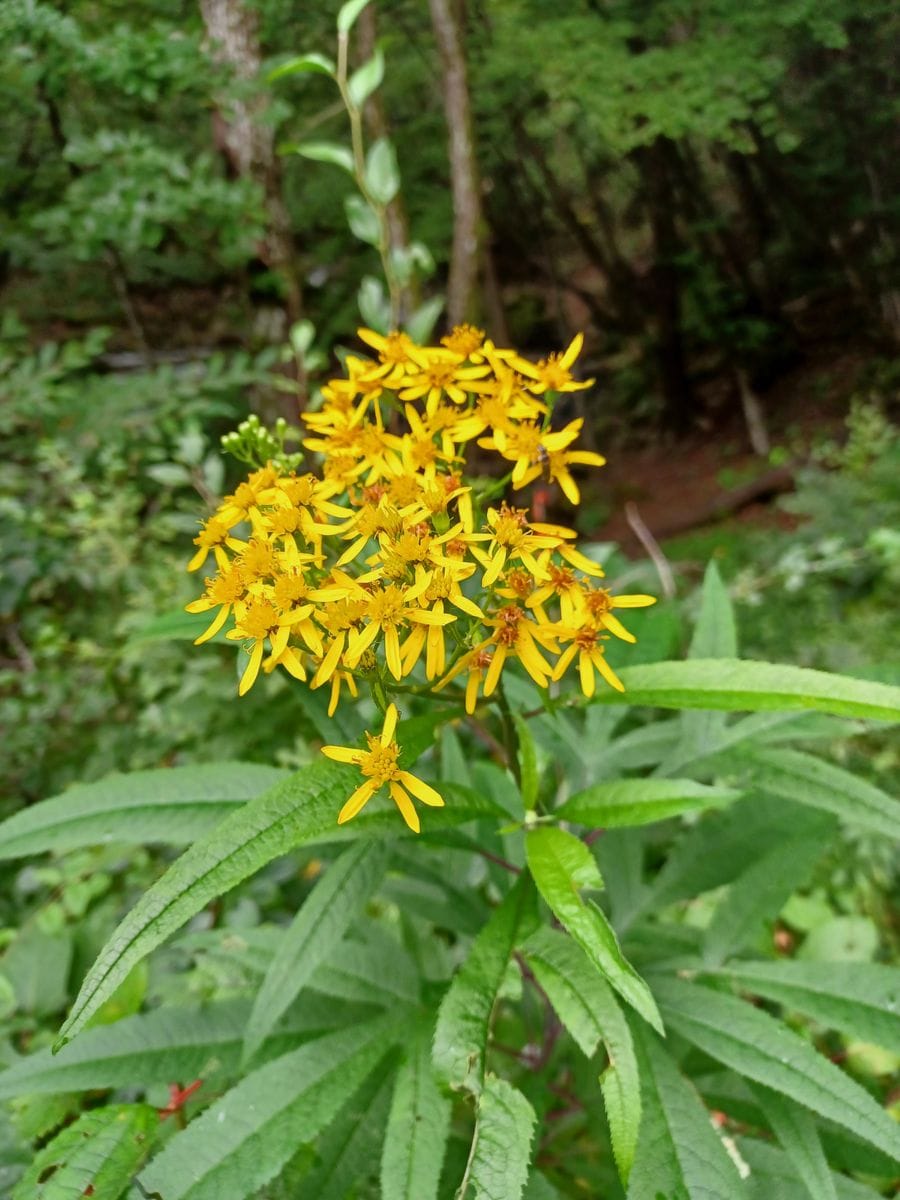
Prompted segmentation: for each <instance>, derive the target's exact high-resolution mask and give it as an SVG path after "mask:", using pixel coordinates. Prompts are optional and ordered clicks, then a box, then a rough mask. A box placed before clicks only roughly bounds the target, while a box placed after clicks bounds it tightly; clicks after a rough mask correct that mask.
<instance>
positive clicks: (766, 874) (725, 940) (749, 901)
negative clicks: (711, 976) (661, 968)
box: [703, 828, 835, 966]
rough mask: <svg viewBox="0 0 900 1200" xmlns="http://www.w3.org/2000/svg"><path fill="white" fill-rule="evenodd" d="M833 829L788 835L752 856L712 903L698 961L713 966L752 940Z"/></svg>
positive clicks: (802, 877)
mask: <svg viewBox="0 0 900 1200" xmlns="http://www.w3.org/2000/svg"><path fill="white" fill-rule="evenodd" d="M834 832H835V831H834V830H829V829H827V828H825V829H823V830H822V831H821V832H820V833H819V834H818V836H816V835H810V834H809V833H805V834H803V835H802V836H800V837H795V838H789V839H787V840H786V841H783V842H780V843H778V844H777V845H775V846H773V847H772V848H771V849H770V850H767V851H766V853H765V854H763V855H762V856H761V857H760V858H757V859H755V860H754V861H753V862H752V863H751V865H750V866H749V867H748V868H747V870H746V871H744V872H742V874H740V875H738V877H737V879H735V881H734V882H733V883H732V884H731V886H730V887H729V889H728V893H727V895H726V896H725V898H724V899H723V900H721V901H720V902H719V904H718V906H717V907H716V911H715V913H714V914H713V918H712V921H711V922H710V923H709V926H708V927H707V929H706V933H705V934H704V938H703V961H704V962H705V963H709V964H711V965H713V966H718V964H719V963H722V962H724V961H725V960H726V959H727V958H728V957H729V956H730V955H731V954H733V953H734V952H735V951H736V950H741V949H743V948H744V947H745V946H747V945H748V944H752V943H753V942H754V941H755V940H756V939H757V938H758V936H759V934H760V933H761V932H762V929H763V923H764V922H765V921H767V920H772V921H774V919H775V918H776V917H777V916H778V914H779V913H780V912H781V910H782V908H783V907H784V905H785V903H786V902H787V900H788V897H789V896H790V895H791V893H792V892H794V891H796V890H797V889H798V888H800V887H802V886H803V885H804V883H805V882H806V880H807V879H808V877H809V875H810V874H811V872H812V869H813V867H814V866H815V865H816V863H817V862H818V861H819V859H820V858H821V856H822V855H823V853H824V852H825V850H826V848H827V846H828V844H829V842H831V841H832V840H833V836H834Z"/></svg>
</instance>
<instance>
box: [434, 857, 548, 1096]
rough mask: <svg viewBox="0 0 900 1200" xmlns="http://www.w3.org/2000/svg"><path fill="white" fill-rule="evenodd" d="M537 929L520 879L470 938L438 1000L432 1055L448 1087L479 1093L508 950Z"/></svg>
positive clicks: (529, 891) (525, 882)
mask: <svg viewBox="0 0 900 1200" xmlns="http://www.w3.org/2000/svg"><path fill="white" fill-rule="evenodd" d="M536 924H537V916H536V912H535V896H534V889H533V888H532V886H531V880H530V879H529V878H528V876H526V875H523V876H521V877H520V878H519V879H518V880H517V882H516V884H515V886H514V887H513V888H512V889H511V891H510V892H509V893H508V894H507V896H506V898H505V899H504V901H503V903H502V904H501V905H500V907H499V908H497V909H495V911H494V912H493V913H492V915H491V917H490V919H489V920H488V922H487V924H486V925H485V927H484V928H483V929H482V931H481V932H480V933H479V934H478V936H477V937H476V938H475V940H474V942H473V943H472V946H471V949H470V950H469V954H468V957H467V958H466V961H465V962H464V963H463V965H462V966H461V967H460V969H459V971H458V972H457V974H456V975H455V976H454V978H453V981H452V982H451V984H450V987H449V988H448V989H447V992H446V994H445V996H444V999H443V1000H442V1001H441V1007H440V1009H439V1011H438V1018H437V1026H436V1028H435V1031H434V1047H433V1051H432V1054H433V1059H434V1067H435V1071H436V1072H437V1075H438V1078H439V1079H441V1080H442V1081H443V1082H444V1083H446V1084H447V1085H448V1086H450V1087H452V1088H465V1089H467V1090H468V1091H470V1092H474V1093H475V1094H477V1093H478V1092H480V1091H481V1085H482V1081H483V1079H484V1059H485V1053H486V1050H487V1043H488V1037H489V1035H490V1028H491V1016H492V1014H493V1011H494V1003H495V1001H496V998H497V992H498V991H499V989H500V985H501V983H502V982H503V976H504V975H505V974H506V967H507V963H508V962H509V959H510V956H511V955H512V952H513V949H514V948H515V946H516V945H517V944H518V942H520V941H522V940H523V939H524V938H526V937H527V936H528V935H529V934H530V933H531V932H532V931H533V930H534V928H535V926H536Z"/></svg>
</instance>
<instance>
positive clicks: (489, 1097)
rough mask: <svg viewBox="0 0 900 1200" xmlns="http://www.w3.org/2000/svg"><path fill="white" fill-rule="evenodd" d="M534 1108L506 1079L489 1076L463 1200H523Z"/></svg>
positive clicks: (461, 1191)
mask: <svg viewBox="0 0 900 1200" xmlns="http://www.w3.org/2000/svg"><path fill="white" fill-rule="evenodd" d="M535 1120H536V1118H535V1115H534V1109H533V1108H532V1107H531V1105H530V1104H529V1103H528V1101H527V1100H526V1099H525V1097H524V1096H523V1095H522V1093H521V1092H520V1091H519V1090H518V1089H517V1088H514V1087H513V1085H512V1084H511V1083H507V1082H506V1080H505V1079H500V1078H499V1077H498V1076H496V1075H489V1076H488V1077H487V1079H486V1080H485V1084H484V1090H483V1092H482V1093H481V1095H480V1096H479V1098H478V1110H477V1112H476V1114H475V1133H474V1135H473V1136H474V1149H473V1152H472V1156H471V1159H470V1167H469V1169H468V1170H467V1179H466V1181H465V1182H464V1185H463V1186H462V1187H461V1188H460V1189H459V1196H460V1200H465V1197H466V1195H467V1194H468V1188H467V1186H466V1184H468V1183H470V1184H471V1186H472V1188H473V1192H472V1195H473V1197H474V1200H521V1196H522V1192H523V1191H524V1189H525V1184H526V1182H527V1180H528V1164H529V1162H530V1161H531V1138H532V1134H533V1133H534V1126H535Z"/></svg>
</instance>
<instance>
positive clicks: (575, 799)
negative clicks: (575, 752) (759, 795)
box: [556, 779, 741, 829]
mask: <svg viewBox="0 0 900 1200" xmlns="http://www.w3.org/2000/svg"><path fill="white" fill-rule="evenodd" d="M740 794H741V793H740V792H736V791H734V790H733V789H732V788H723V787H709V786H707V785H706V784H702V783H695V782H694V781H693V780H692V779H617V780H614V781H611V782H609V783H595V784H594V785H593V786H592V787H589V788H585V789H584V791H582V792H576V794H575V795H574V796H570V797H569V799H568V800H566V802H565V803H564V804H563V805H562V806H561V807H560V808H559V809H558V810H557V814H556V815H557V816H559V817H562V818H564V819H565V820H566V821H576V822H577V823H578V824H579V825H587V826H590V827H591V828H594V829H609V828H614V827H616V826H622V825H649V824H650V823H651V822H653V821H665V820H666V819H667V818H669V817H677V816H680V815H681V813H685V812H692V811H694V810H696V809H703V808H721V807H723V806H724V805H726V804H731V803H732V801H734V800H737V799H738V798H739V797H740Z"/></svg>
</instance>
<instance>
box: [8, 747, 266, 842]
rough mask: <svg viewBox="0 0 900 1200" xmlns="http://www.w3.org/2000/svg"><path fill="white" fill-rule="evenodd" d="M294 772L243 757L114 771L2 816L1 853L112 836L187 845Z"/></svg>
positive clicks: (117, 839)
mask: <svg viewBox="0 0 900 1200" xmlns="http://www.w3.org/2000/svg"><path fill="white" fill-rule="evenodd" d="M288 777H289V774H288V772H287V771H281V770H278V769H276V768H275V767H266V766H262V765H260V764H257V763H241V762H224V763H210V764H208V765H198V766H190V767H166V768H165V769H162V770H157V771H133V772H131V773H130V774H128V775H118V774H117V775H108V776H106V778H105V779H101V780H99V781H98V782H97V783H87V784H77V785H76V786H75V787H72V788H70V789H69V790H68V791H67V792H63V794H62V795H60V796H54V797H53V798H52V799H51V800H42V801H41V802H40V803H39V804H33V805H31V807H30V808H25V809H22V811H21V812H17V813H14V814H13V816H11V817H9V818H8V819H7V820H6V821H3V822H2V824H0V859H3V858H22V857H25V856H26V855H28V856H30V855H33V854H43V853H44V852H45V851H47V850H56V851H61V850H74V849H76V848H77V847H79V846H97V845H103V844H106V843H108V842H124V843H129V844H137V843H144V842H163V843H166V844H167V845H175V846H178V845H184V844H187V843H190V842H193V841H196V840H197V838H200V837H203V836H204V835H205V834H207V833H209V832H210V831H211V830H212V829H214V828H215V827H216V825H218V824H219V823H220V821H222V820H223V818H224V817H226V816H228V814H229V813H232V812H234V810H235V808H237V807H240V806H241V805H242V804H244V803H245V802H246V801H247V800H251V799H252V798H253V797H254V796H258V795H260V793H261V792H264V791H265V790H266V789H267V788H271V787H273V786H274V785H275V784H276V783H278V782H280V781H282V780H284V779H287V778H288Z"/></svg>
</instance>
